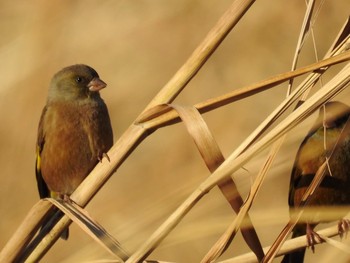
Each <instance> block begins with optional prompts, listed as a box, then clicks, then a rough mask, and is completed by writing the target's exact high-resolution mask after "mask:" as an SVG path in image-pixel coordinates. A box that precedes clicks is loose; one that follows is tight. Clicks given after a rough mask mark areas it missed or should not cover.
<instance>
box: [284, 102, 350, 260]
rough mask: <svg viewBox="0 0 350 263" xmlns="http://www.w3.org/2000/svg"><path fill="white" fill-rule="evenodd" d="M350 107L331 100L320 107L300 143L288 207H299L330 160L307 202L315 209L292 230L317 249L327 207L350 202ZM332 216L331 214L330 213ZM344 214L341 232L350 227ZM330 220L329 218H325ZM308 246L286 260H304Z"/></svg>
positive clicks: (307, 205)
mask: <svg viewBox="0 0 350 263" xmlns="http://www.w3.org/2000/svg"><path fill="white" fill-rule="evenodd" d="M349 116H350V108H349V107H348V106H347V105H345V104H343V103H341V102H328V103H326V104H325V105H324V106H323V107H321V108H320V111H319V116H318V118H317V120H316V122H315V124H314V125H313V127H312V128H311V130H310V131H309V133H308V134H307V136H306V137H305V139H304V140H303V142H302V143H301V145H300V147H299V150H298V152H297V155H296V158H295V162H294V166H293V170H292V174H291V180H290V189H289V206H290V207H291V208H298V206H300V205H301V204H302V197H303V195H304V193H305V192H306V189H307V188H308V186H309V185H310V184H311V181H312V180H313V178H314V176H315V174H316V172H317V170H318V169H319V168H320V166H321V165H322V164H323V163H324V162H325V161H326V159H328V164H327V168H326V169H325V176H324V178H323V180H322V182H321V183H320V185H319V186H318V187H317V188H316V190H315V192H314V193H313V194H312V195H311V196H310V198H309V200H308V201H307V202H306V203H305V208H306V209H308V208H312V209H313V210H311V211H312V213H311V214H312V215H307V217H306V218H307V219H306V222H307V223H300V224H298V225H297V226H296V227H295V228H294V229H293V235H292V237H293V238H294V237H298V236H302V235H306V237H307V243H308V245H309V246H311V248H312V250H314V244H315V242H316V240H317V239H322V238H321V237H320V236H319V235H318V234H317V233H316V232H314V230H313V229H314V227H315V226H316V225H317V224H318V223H320V222H324V220H325V219H322V218H325V217H324V216H325V215H327V207H329V206H333V207H339V208H340V207H341V206H345V205H349V204H350V129H349V126H348V125H349V124H347V123H348V122H350V120H349ZM328 216H329V215H328ZM342 216H345V214H343V215H342V214H340V215H339V214H338V215H336V217H335V218H332V219H329V220H333V219H334V220H337V219H339V220H340V221H339V224H338V227H339V233H342V232H344V231H347V230H349V221H348V220H345V219H342V218H341V217H342ZM326 221H328V220H326ZM304 255H305V248H303V249H301V250H298V251H295V252H292V253H291V254H288V255H286V256H285V257H284V258H283V260H282V262H283V263H288V262H289V263H292V262H293V263H302V262H303V261H304Z"/></svg>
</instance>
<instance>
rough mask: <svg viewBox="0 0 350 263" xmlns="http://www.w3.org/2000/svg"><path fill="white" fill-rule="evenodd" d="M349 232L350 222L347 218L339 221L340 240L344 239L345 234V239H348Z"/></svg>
mask: <svg viewBox="0 0 350 263" xmlns="http://www.w3.org/2000/svg"><path fill="white" fill-rule="evenodd" d="M349 230H350V220H349V219H345V218H343V219H341V220H339V223H338V233H339V236H340V238H343V235H344V233H345V237H346V236H347V234H348V232H349Z"/></svg>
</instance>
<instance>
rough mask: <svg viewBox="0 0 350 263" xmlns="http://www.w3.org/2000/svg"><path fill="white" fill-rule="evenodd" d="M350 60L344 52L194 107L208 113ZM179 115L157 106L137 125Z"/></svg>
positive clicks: (169, 120)
mask: <svg viewBox="0 0 350 263" xmlns="http://www.w3.org/2000/svg"><path fill="white" fill-rule="evenodd" d="M349 59H350V52H349V51H347V52H343V53H341V54H339V55H336V56H334V57H331V58H328V59H324V60H321V61H319V62H316V63H313V64H310V65H307V66H305V67H301V68H299V69H296V70H294V71H288V72H284V73H281V74H277V75H274V76H272V77H269V78H266V79H264V80H261V81H259V82H257V83H254V84H251V85H248V86H246V87H243V88H240V89H237V90H233V91H231V92H229V93H226V94H224V95H221V96H218V97H215V98H211V99H208V100H206V101H203V102H200V103H197V104H195V105H194V106H195V107H196V108H197V109H198V111H199V112H200V113H206V112H209V111H212V110H215V109H217V108H220V107H222V106H225V105H227V104H230V103H232V102H235V101H238V100H241V99H244V98H247V97H249V96H252V95H255V94H257V93H259V92H262V91H265V90H268V89H271V88H273V87H275V86H276V85H279V84H281V83H283V82H285V81H288V80H290V79H292V78H295V77H298V76H301V75H304V74H307V73H309V72H313V71H314V72H316V73H317V71H318V70H321V69H323V68H325V67H329V66H332V65H336V64H339V63H342V62H345V61H347V60H349ZM178 117H179V115H178V114H177V113H176V111H175V110H169V109H165V108H164V107H160V108H159V105H158V106H155V107H154V108H150V109H148V110H147V111H145V112H144V113H143V114H142V115H141V116H140V117H139V118H138V120H137V122H136V124H138V125H142V127H144V128H146V129H148V130H153V129H157V128H160V127H163V126H166V125H169V124H173V123H175V122H179V119H178Z"/></svg>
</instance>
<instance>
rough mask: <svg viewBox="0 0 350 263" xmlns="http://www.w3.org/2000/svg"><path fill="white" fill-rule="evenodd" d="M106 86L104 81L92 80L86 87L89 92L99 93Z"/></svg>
mask: <svg viewBox="0 0 350 263" xmlns="http://www.w3.org/2000/svg"><path fill="white" fill-rule="evenodd" d="M106 86H107V84H106V83H105V82H104V81H102V80H101V79H100V78H93V79H92V80H91V81H90V82H89V84H88V85H87V87H88V88H89V90H90V91H99V90H101V89H103V88H105V87H106Z"/></svg>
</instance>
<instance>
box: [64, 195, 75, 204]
mask: <svg viewBox="0 0 350 263" xmlns="http://www.w3.org/2000/svg"><path fill="white" fill-rule="evenodd" d="M62 200H63V201H64V202H66V203H68V204H70V205H71V204H72V203H73V200H72V199H70V197H69V195H67V194H64V195H63V198H62Z"/></svg>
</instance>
